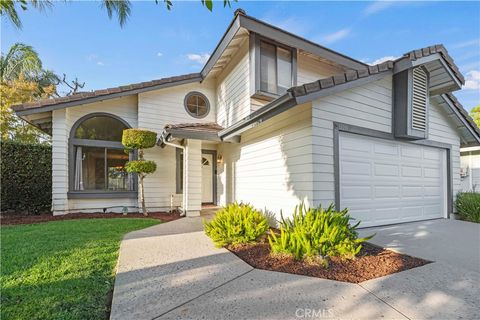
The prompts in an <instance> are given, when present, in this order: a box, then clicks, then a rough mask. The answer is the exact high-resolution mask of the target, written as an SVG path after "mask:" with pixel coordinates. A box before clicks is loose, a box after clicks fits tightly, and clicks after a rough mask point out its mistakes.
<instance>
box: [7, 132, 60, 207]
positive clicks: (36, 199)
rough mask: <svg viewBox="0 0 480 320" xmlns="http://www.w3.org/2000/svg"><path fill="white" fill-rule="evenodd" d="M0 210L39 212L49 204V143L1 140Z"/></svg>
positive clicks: (50, 157)
mask: <svg viewBox="0 0 480 320" xmlns="http://www.w3.org/2000/svg"><path fill="white" fill-rule="evenodd" d="M0 149H1V153H2V154H1V169H0V171H1V178H0V179H1V201H0V204H1V208H0V210H1V211H2V212H8V211H11V212H13V213H23V214H40V213H45V212H50V210H51V206H52V147H50V146H48V145H32V144H22V143H18V142H12V141H2V142H1V145H0Z"/></svg>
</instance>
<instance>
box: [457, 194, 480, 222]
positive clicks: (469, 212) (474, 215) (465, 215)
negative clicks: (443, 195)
mask: <svg viewBox="0 0 480 320" xmlns="http://www.w3.org/2000/svg"><path fill="white" fill-rule="evenodd" d="M455 206H456V208H457V212H458V214H459V215H460V217H461V218H462V219H464V220H467V221H471V222H476V223H480V193H476V192H460V193H458V194H457V200H456V202H455Z"/></svg>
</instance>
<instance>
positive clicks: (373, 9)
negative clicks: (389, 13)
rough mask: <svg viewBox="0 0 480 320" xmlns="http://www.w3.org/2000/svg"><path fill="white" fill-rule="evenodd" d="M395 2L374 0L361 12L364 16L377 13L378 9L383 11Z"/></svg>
mask: <svg viewBox="0 0 480 320" xmlns="http://www.w3.org/2000/svg"><path fill="white" fill-rule="evenodd" d="M395 4H396V3H395V2H393V1H375V2H373V3H371V4H369V5H368V6H367V7H366V8H365V9H364V10H363V14H364V15H366V16H369V15H372V14H375V13H378V12H380V11H383V10H385V9H388V8H390V7H391V6H394V5H395Z"/></svg>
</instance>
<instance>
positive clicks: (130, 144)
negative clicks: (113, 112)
mask: <svg viewBox="0 0 480 320" xmlns="http://www.w3.org/2000/svg"><path fill="white" fill-rule="evenodd" d="M156 142H157V134H156V133H155V132H153V131H149V130H143V129H125V130H123V135H122V144H123V145H124V146H125V147H126V148H127V150H138V160H134V161H129V162H127V164H126V166H125V168H126V170H127V172H129V173H136V174H137V175H138V184H139V185H140V202H141V204H142V212H143V215H145V216H148V212H147V206H146V205H145V188H144V186H143V180H144V179H145V177H146V175H147V174H150V173H154V172H155V170H157V165H156V164H155V162H154V161H151V160H145V159H144V158H143V149H148V148H152V147H154V146H155V143H156Z"/></svg>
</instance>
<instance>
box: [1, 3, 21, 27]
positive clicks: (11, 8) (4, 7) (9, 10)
mask: <svg viewBox="0 0 480 320" xmlns="http://www.w3.org/2000/svg"><path fill="white" fill-rule="evenodd" d="M0 16H2V17H6V18H7V19H8V20H10V22H11V23H12V24H13V25H14V26H15V27H16V28H17V29H21V28H22V21H21V20H20V18H19V17H18V13H17V9H16V8H15V1H14V0H1V1H0Z"/></svg>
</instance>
